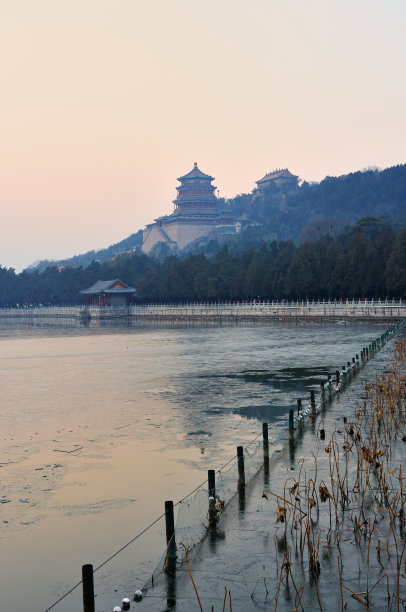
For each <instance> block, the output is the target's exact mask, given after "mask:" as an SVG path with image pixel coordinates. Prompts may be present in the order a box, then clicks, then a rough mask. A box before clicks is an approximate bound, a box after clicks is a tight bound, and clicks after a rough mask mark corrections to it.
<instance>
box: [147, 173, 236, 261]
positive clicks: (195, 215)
mask: <svg viewBox="0 0 406 612" xmlns="http://www.w3.org/2000/svg"><path fill="white" fill-rule="evenodd" d="M177 180H178V181H179V182H180V185H178V187H176V190H177V192H178V194H177V197H176V199H175V200H173V204H174V205H175V209H174V212H173V213H172V214H171V215H166V216H164V217H159V218H158V219H155V221H154V223H150V224H149V225H147V226H146V228H145V230H144V233H143V243H142V250H143V251H144V253H149V252H150V251H151V249H152V248H153V247H154V246H155V245H156V244H157V243H158V242H164V243H166V244H167V245H168V246H169V247H170V248H172V249H175V248H178V249H183V248H185V247H186V246H187V245H188V244H190V243H191V242H193V241H194V240H197V239H198V238H202V237H203V236H207V235H208V234H210V233H211V232H212V231H213V230H214V229H217V230H218V231H219V232H221V233H223V234H224V233H235V232H236V231H239V228H240V227H241V224H239V223H238V220H235V219H234V218H233V217H232V215H230V213H227V212H225V211H223V210H222V209H221V207H220V206H219V201H218V198H217V197H216V195H215V191H216V187H215V186H214V185H212V181H214V177H212V176H210V175H209V174H205V173H204V172H202V171H201V170H200V169H199V168H198V166H197V163H196V162H195V164H194V167H193V169H192V170H191V171H190V172H188V173H187V174H185V175H184V176H181V177H179V178H178V179H177Z"/></svg>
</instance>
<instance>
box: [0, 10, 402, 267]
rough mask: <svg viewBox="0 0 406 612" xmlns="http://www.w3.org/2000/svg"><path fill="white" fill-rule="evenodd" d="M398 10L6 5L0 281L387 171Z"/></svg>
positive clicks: (398, 132)
mask: <svg viewBox="0 0 406 612" xmlns="http://www.w3.org/2000/svg"><path fill="white" fill-rule="evenodd" d="M405 26H406V5H405V4H404V3H403V2H401V1H400V0H389V1H388V2H387V3H385V4H382V3H381V2H378V0H369V1H368V2H367V1H366V0H359V1H358V2H355V3H352V2H351V3H350V2H349V1H348V0H345V1H344V2H341V3H339V4H337V3H335V2H325V1H324V2H322V0H309V2H307V3H306V4H304V3H302V2H300V1H299V0H290V1H289V0H287V1H286V2H283V3H282V2H281V3H277V2H272V3H271V2H269V1H268V0H256V1H255V2H253V3H252V4H251V5H249V6H248V5H247V4H246V3H245V2H243V1H242V0H235V1H233V2H231V0H222V1H221V2H214V0H207V1H206V2H205V3H204V4H200V3H197V2H190V0H189V1H186V0H173V2H171V3H166V2H163V1H162V0H160V1H156V2H151V3H144V2H141V1H136V0H121V1H120V3H117V2H113V1H112V0H86V2H82V1H79V0H70V2H66V1H65V2H64V1H61V2H59V3H55V2H53V1H52V0H37V2H35V3H33V2H30V0H17V2H15V3H7V4H6V5H5V6H4V7H3V10H2V20H1V23H0V35H1V41H2V42H1V46H2V51H3V52H2V59H1V60H0V65H1V67H2V73H3V83H4V87H3V89H4V92H3V96H2V101H1V105H2V111H3V112H2V113H1V118H0V122H1V132H2V139H1V141H0V177H1V180H0V201H1V202H2V204H3V208H4V211H5V214H4V215H3V223H2V234H1V237H2V240H1V247H0V265H1V266H4V267H13V268H15V269H16V270H17V271H19V270H21V269H22V268H24V267H27V266H28V265H30V264H32V263H33V262H34V261H36V260H40V259H53V260H58V259H62V258H68V257H72V256H73V255H76V254H80V253H84V252H86V251H88V250H92V249H101V248H104V247H107V246H109V245H111V244H113V243H116V242H118V241H120V240H122V239H123V238H126V237H127V236H129V235H130V234H132V233H133V232H136V231H137V230H139V229H142V228H143V227H144V226H145V224H147V223H150V222H151V221H153V219H154V218H156V217H158V216H161V215H164V214H170V213H171V212H172V211H173V205H172V200H173V199H174V197H175V195H176V191H175V188H176V185H177V180H176V179H177V177H178V176H181V175H182V174H185V173H186V172H188V171H189V170H191V168H192V167H193V163H194V162H195V161H196V162H197V163H198V165H199V167H200V168H201V169H202V170H203V171H204V172H207V173H208V174H211V175H212V176H214V177H215V181H214V184H215V185H216V186H217V188H218V189H219V190H220V196H223V197H233V196H235V195H237V194H238V193H247V192H250V191H251V190H252V189H253V188H254V186H255V181H256V180H258V179H260V178H262V176H264V174H266V173H267V172H269V171H271V170H273V169H274V168H277V167H279V168H283V167H288V168H289V169H290V170H291V172H293V173H294V174H297V175H299V176H300V178H301V179H303V180H307V181H317V182H318V181H320V180H322V179H323V178H324V177H325V176H327V175H330V176H339V175H342V174H347V173H349V172H354V171H357V170H362V169H365V168H368V167H370V166H378V167H379V168H381V169H383V168H386V167H390V166H394V165H397V164H402V163H405V161H406V155H405V142H406V117H405V113H404V108H405V107H406V84H405V80H404V79H403V78H402V75H404V74H405V73H406V70H405V69H406V49H405V42H404V31H405Z"/></svg>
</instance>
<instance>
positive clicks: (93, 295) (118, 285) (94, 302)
mask: <svg viewBox="0 0 406 612" xmlns="http://www.w3.org/2000/svg"><path fill="white" fill-rule="evenodd" d="M80 293H81V294H82V295H84V296H85V297H86V306H112V307H113V308H120V307H122V306H131V305H132V304H134V302H135V297H136V294H137V292H136V290H135V289H134V287H129V286H128V285H126V284H125V283H123V282H122V281H121V280H120V279H119V278H115V279H114V280H108V281H102V280H99V281H96V282H95V283H94V284H93V285H92V286H91V287H89V289H82V291H81V292H80Z"/></svg>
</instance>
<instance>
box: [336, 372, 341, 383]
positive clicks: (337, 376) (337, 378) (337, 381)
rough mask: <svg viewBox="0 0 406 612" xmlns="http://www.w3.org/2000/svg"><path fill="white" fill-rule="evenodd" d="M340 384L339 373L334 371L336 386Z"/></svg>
mask: <svg viewBox="0 0 406 612" xmlns="http://www.w3.org/2000/svg"><path fill="white" fill-rule="evenodd" d="M339 384H340V372H339V370H336V386H338V385H339Z"/></svg>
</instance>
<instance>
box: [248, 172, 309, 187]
mask: <svg viewBox="0 0 406 612" xmlns="http://www.w3.org/2000/svg"><path fill="white" fill-rule="evenodd" d="M298 180H299V177H298V176H295V175H294V174H292V173H291V172H289V170H288V169H287V168H284V169H282V170H274V171H273V172H268V174H265V176H264V177H263V178H262V179H260V180H259V181H256V184H257V188H258V189H259V190H263V189H266V188H267V187H269V186H270V185H276V187H278V188H279V189H281V188H284V189H285V190H286V189H288V190H293V189H296V187H297V183H298Z"/></svg>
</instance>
